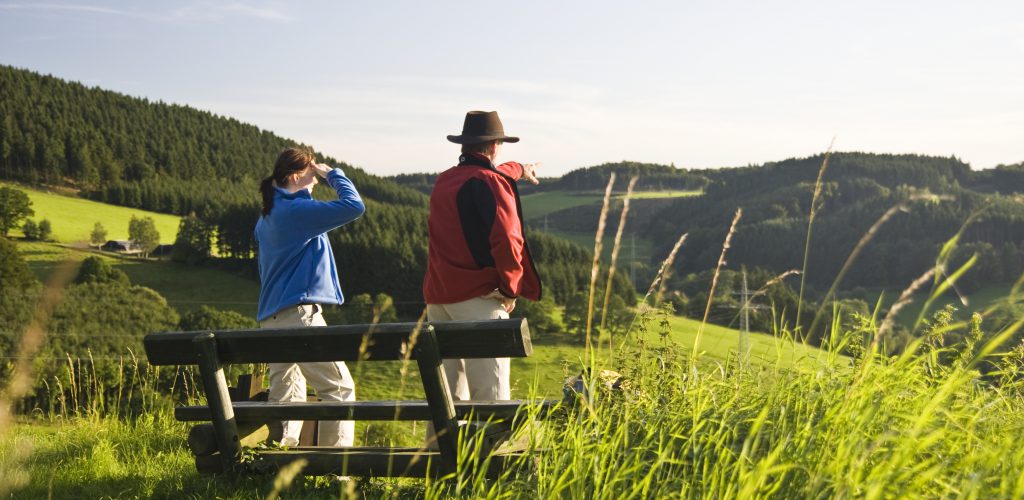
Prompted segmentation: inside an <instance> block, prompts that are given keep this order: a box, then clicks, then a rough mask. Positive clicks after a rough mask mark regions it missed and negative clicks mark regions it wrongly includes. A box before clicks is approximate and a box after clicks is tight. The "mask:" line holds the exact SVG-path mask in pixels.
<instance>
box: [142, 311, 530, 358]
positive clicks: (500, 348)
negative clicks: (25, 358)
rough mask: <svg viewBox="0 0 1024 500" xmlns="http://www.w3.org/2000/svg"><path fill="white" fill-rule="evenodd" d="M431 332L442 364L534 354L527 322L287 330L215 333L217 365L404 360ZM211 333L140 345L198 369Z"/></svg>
mask: <svg viewBox="0 0 1024 500" xmlns="http://www.w3.org/2000/svg"><path fill="white" fill-rule="evenodd" d="M427 331H433V333H434V335H435V337H436V338H437V345H438V350H439V351H440V354H441V357H442V358H449V359H453V358H504V357H511V358H515V357H519V358H521V357H526V356H529V355H530V354H532V352H533V346H532V344H531V343H530V329H529V327H528V325H527V322H526V319H525V318H513V319H497V320H471V321H435V322H427V323H423V324H421V325H419V327H418V328H417V324H416V323H381V324H376V325H339V326H323V327H309V328H290V329H258V330H221V331H213V334H214V336H215V337H216V339H217V342H216V343H217V357H218V358H219V360H220V362H221V363H224V364H231V363H282V362H310V361H359V360H378V361H390V360H402V359H409V358H410V351H411V350H412V349H413V348H414V347H415V343H416V340H417V338H418V336H419V335H420V334H422V333H423V332H427ZM206 333H209V332H205V331H203V332H159V333H150V334H149V335H146V337H145V338H144V339H143V344H144V345H145V348H146V355H147V357H148V358H149V363H150V364H152V365H190V364H196V363H197V361H198V358H197V356H196V350H195V346H194V345H193V342H192V340H193V339H194V338H195V337H196V336H198V335H203V334H206Z"/></svg>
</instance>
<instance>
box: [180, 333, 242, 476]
mask: <svg viewBox="0 0 1024 500" xmlns="http://www.w3.org/2000/svg"><path fill="white" fill-rule="evenodd" d="M192 345H193V347H194V348H195V352H196V356H197V357H198V358H199V363H198V364H199V375H200V376H201V378H202V380H203V392H205V393H206V405H207V406H209V408H210V417H211V418H210V420H212V421H213V429H214V433H215V437H216V440H217V449H218V450H220V457H221V461H222V463H223V465H224V471H230V470H232V469H234V468H235V467H236V466H237V465H238V463H239V462H240V460H241V457H242V445H241V443H240V442H239V441H238V425H237V423H236V422H235V412H234V410H233V409H232V408H231V397H230V396H229V395H228V384H227V381H226V380H225V378H224V369H223V367H221V365H220V359H219V358H218V357H217V341H216V339H215V338H214V335H213V333H204V334H202V335H197V336H196V337H195V338H193V339H192Z"/></svg>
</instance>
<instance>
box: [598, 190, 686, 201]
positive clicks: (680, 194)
mask: <svg viewBox="0 0 1024 500" xmlns="http://www.w3.org/2000/svg"><path fill="white" fill-rule="evenodd" d="M702 194H704V192H703V191H700V190H694V191H672V190H669V191H633V198H635V199H638V200H643V199H647V200H653V199H658V198H686V197H688V196H700V195H702ZM623 196H624V195H617V196H616V198H622V197H623Z"/></svg>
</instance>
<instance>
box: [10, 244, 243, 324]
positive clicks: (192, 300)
mask: <svg viewBox="0 0 1024 500" xmlns="http://www.w3.org/2000/svg"><path fill="white" fill-rule="evenodd" d="M18 251H19V252H21V254H22V256H23V257H24V258H25V260H26V261H28V264H29V267H31V268H32V270H33V271H34V272H35V273H36V276H37V277H38V278H39V279H40V280H45V279H46V278H47V277H48V276H49V275H50V273H51V272H52V271H53V269H54V267H56V265H57V263H58V262H59V261H61V260H64V259H67V258H69V257H71V256H72V253H77V254H79V255H78V256H84V255H100V256H101V257H102V258H103V259H105V260H106V261H108V262H110V264H111V265H113V266H114V267H116V268H118V269H120V270H122V271H124V272H125V274H127V275H128V278H129V279H131V282H132V283H134V284H136V285H142V286H145V287H148V288H152V289H154V290H156V291H157V292H159V293H160V295H163V296H164V297H165V298H166V299H167V302H168V304H170V305H171V307H173V308H174V309H175V310H177V311H178V312H179V313H185V312H188V311H191V310H194V309H198V308H199V306H201V305H204V304H205V305H209V306H211V307H215V308H217V309H224V310H229V311H237V312H239V313H241V314H243V315H245V316H248V317H255V316H256V305H257V301H258V300H259V283H257V282H256V281H255V280H250V279H246V278H243V277H240V276H237V275H235V274H232V273H229V272H226V271H221V270H219V269H210V268H203V267H197V266H190V265H187V264H181V263H177V262H169V261H155V260H140V259H134V258H120V257H114V256H111V255H108V254H98V253H93V252H87V251H85V250H77V249H71V248H64V247H61V246H59V245H55V244H52V243H39V242H18Z"/></svg>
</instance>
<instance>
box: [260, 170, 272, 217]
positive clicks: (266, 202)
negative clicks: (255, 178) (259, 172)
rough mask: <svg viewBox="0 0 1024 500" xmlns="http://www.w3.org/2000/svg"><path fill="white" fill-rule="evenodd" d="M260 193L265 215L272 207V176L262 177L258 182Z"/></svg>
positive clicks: (268, 213)
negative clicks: (261, 180)
mask: <svg viewBox="0 0 1024 500" xmlns="http://www.w3.org/2000/svg"><path fill="white" fill-rule="evenodd" d="M260 194H262V195H263V216H264V217H266V216H268V215H270V210H271V209H272V208H274V176H270V177H267V178H266V179H263V182H261V183H260Z"/></svg>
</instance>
